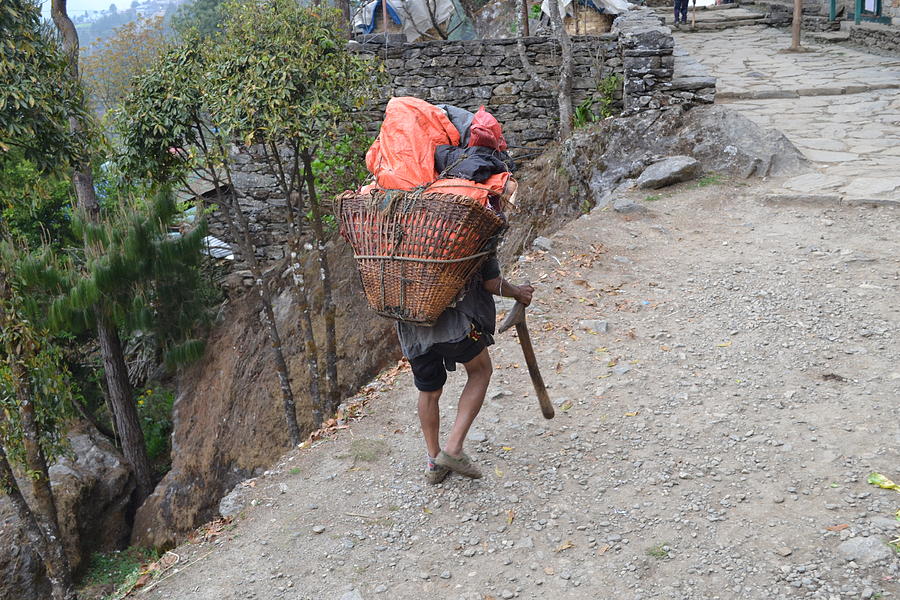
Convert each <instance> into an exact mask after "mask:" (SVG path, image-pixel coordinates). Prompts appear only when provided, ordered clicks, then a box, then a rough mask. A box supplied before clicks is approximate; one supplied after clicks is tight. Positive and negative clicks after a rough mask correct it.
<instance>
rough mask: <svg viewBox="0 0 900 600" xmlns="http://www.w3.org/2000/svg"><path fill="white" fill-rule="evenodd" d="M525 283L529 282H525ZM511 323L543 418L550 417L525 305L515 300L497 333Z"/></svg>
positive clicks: (552, 414) (545, 389)
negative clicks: (517, 335) (529, 333)
mask: <svg viewBox="0 0 900 600" xmlns="http://www.w3.org/2000/svg"><path fill="white" fill-rule="evenodd" d="M525 285H529V284H528V283H526V284H525ZM513 325H515V326H516V333H517V334H519V344H520V345H521V346H522V354H524V355H525V364H527V365H528V374H529V375H530V376H531V383H532V384H534V391H535V392H536V393H537V397H538V402H540V404H541V413H543V415H544V418H545V419H552V418H553V416H554V414H555V413H554V411H553V404H552V403H551V402H550V396H549V394H547V387H546V386H545V385H544V379H543V377H541V371H540V369H538V364H537V358H536V357H535V355H534V347H533V346H532V345H531V336H530V335H528V326H527V325H526V324H525V305H524V304H522V303H521V302H516V305H515V306H514V307H513V308H512V310H511V311H509V314H508V315H506V318H505V319H503V323H502V324H501V325H500V327H499V329H497V333H503V332H504V331H506V330H507V329H509V328H510V327H512V326H513Z"/></svg>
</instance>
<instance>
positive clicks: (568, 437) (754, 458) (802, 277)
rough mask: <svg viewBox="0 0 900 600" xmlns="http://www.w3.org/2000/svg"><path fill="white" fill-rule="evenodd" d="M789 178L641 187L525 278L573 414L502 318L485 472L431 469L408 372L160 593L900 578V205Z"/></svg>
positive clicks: (555, 592)
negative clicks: (438, 476)
mask: <svg viewBox="0 0 900 600" xmlns="http://www.w3.org/2000/svg"><path fill="white" fill-rule="evenodd" d="M768 191H769V190H768V189H764V188H756V187H752V186H748V185H746V183H744V182H733V181H724V182H719V183H718V184H716V185H703V184H697V183H689V184H682V185H681V186H679V187H678V188H677V189H672V188H669V189H667V190H663V191H662V193H660V194H656V195H654V196H650V197H646V198H645V197H644V194H643V193H642V194H639V195H636V196H635V197H634V200H635V201H637V202H641V203H645V205H646V207H647V209H648V210H647V211H645V212H641V213H639V214H636V215H619V214H616V213H614V212H613V211H606V210H595V211H594V212H592V213H591V214H588V215H585V216H583V217H582V218H580V219H578V220H577V221H575V222H573V223H571V224H570V225H568V226H567V227H565V228H564V229H563V230H562V231H560V232H559V233H558V234H556V235H555V236H553V237H552V245H551V246H550V248H551V249H550V250H549V251H540V250H534V251H533V252H531V253H530V254H528V255H526V256H525V257H524V258H522V259H521V260H520V262H519V263H518V264H517V265H516V266H515V269H513V270H511V271H510V272H509V273H507V276H508V277H510V278H512V279H514V280H522V279H525V278H528V279H530V280H531V281H532V282H533V283H534V285H535V287H536V290H537V291H536V293H535V301H534V304H533V305H532V307H530V309H529V311H528V318H529V326H530V331H531V336H532V339H533V341H534V345H535V348H536V349H537V351H538V360H539V362H540V364H541V366H542V370H543V374H544V379H545V381H546V382H547V383H548V387H549V388H550V393H551V396H552V398H553V400H554V402H555V403H556V406H557V417H556V418H555V419H554V420H552V421H545V420H544V419H543V418H542V417H541V415H540V412H539V409H538V405H537V401H536V399H535V397H534V392H533V390H532V389H531V387H530V382H529V379H528V376H527V373H526V369H525V363H524V361H523V359H522V355H521V351H520V349H519V347H518V346H517V342H516V340H515V337H514V335H513V334H512V333H507V334H504V335H502V336H499V337H498V343H497V345H496V346H495V347H494V348H493V349H492V357H493V362H494V367H495V371H494V377H493V381H492V384H491V388H490V390H489V392H488V397H487V401H486V403H485V406H484V409H483V411H482V414H481V415H480V416H479V418H478V420H477V421H476V425H475V428H476V430H477V432H478V435H476V436H473V437H475V439H476V440H480V441H472V440H470V441H468V442H467V451H468V452H469V454H470V455H471V456H472V458H473V459H474V460H475V461H477V462H478V464H479V465H480V466H481V467H482V469H483V470H484V472H485V477H484V479H482V480H478V481H471V480H464V479H462V478H460V477H457V476H453V475H451V476H450V477H449V478H448V479H447V480H446V481H445V482H444V483H443V484H442V485H440V486H436V487H429V486H427V485H425V483H424V480H423V473H422V468H423V466H424V464H423V456H424V447H423V444H422V442H421V438H420V434H419V430H418V422H417V419H416V414H415V394H414V390H413V387H412V382H411V376H410V374H409V372H408V371H403V372H400V373H398V374H396V375H395V376H393V377H384V378H382V379H381V380H379V381H376V382H373V384H372V385H371V386H369V388H367V391H366V395H367V397H368V398H369V403H368V405H367V407H366V408H365V412H366V414H367V416H366V417H365V418H363V419H362V420H359V421H356V422H354V423H353V424H352V427H351V429H350V430H349V431H348V430H342V431H339V432H338V433H337V434H336V435H334V436H330V437H326V438H325V439H323V440H321V441H319V442H317V443H315V444H314V445H313V447H312V448H311V449H306V450H297V451H294V452H291V453H289V454H287V455H286V456H285V457H284V458H283V459H282V461H281V462H280V463H279V464H278V465H276V466H275V467H273V468H272V470H271V471H270V472H269V473H268V474H267V475H265V476H263V477H261V478H259V479H257V480H255V481H254V487H252V488H249V491H250V492H251V495H252V497H253V498H254V500H253V502H251V503H250V504H249V505H248V506H247V507H246V508H245V509H244V511H243V512H242V513H241V514H240V516H239V517H237V518H236V520H235V521H234V523H232V524H231V525H228V526H227V527H225V528H224V529H222V530H221V533H220V535H218V536H215V537H212V538H210V536H206V537H203V536H201V537H200V538H199V539H200V541H199V542H198V543H194V544H185V545H183V546H181V547H179V548H176V549H175V552H176V553H177V554H178V555H179V557H180V561H179V565H178V567H179V568H180V569H181V570H180V571H178V572H174V571H171V570H170V571H169V572H168V575H169V577H168V579H165V580H164V581H162V582H161V583H160V584H159V585H157V586H156V587H154V588H153V589H152V590H151V591H149V592H148V593H147V594H146V595H145V597H148V598H153V599H170V600H230V599H254V600H264V599H265V600H269V599H273V600H274V599H290V600H300V599H315V600H332V599H334V600H341V599H343V600H359V599H364V600H371V599H378V598H391V599H401V600H421V599H424V598H437V599H445V598H446V599H453V600H457V599H458V600H476V599H477V600H486V599H494V600H496V599H498V598H552V599H554V600H555V599H572V600H576V599H577V600H582V599H587V598H591V599H594V598H598V599H616V600H619V599H628V600H637V599H650V598H659V599H685V600H688V599H697V600H699V599H712V598H722V599H726V598H735V599H737V598H739V599H760V600H763V599H765V600H772V599H781V598H784V599H794V598H820V599H825V600H832V599H846V598H852V599H858V598H862V599H868V598H884V599H887V598H900V583H898V581H900V553H898V551H897V550H896V549H895V548H893V547H891V546H889V545H888V542H890V541H891V540H894V539H896V538H897V537H898V536H900V521H897V520H895V519H894V515H895V513H896V512H897V510H898V509H900V494H898V493H897V492H895V491H892V490H884V489H880V488H876V487H874V486H872V485H869V484H867V483H866V477H867V476H868V474H869V473H870V472H872V471H878V472H881V473H884V474H885V475H887V476H889V477H892V478H893V479H895V480H900V402H898V398H900V344H898V327H900V312H898V310H900V303H898V298H900V219H898V216H900V213H898V211H897V210H896V209H893V208H890V207H881V208H865V207H824V208H823V207H809V206H795V207H783V206H771V205H766V204H764V203H761V202H760V201H759V198H760V197H761V195H763V194H765V193H767V192H768ZM599 322H603V325H602V326H597V327H594V325H595V324H596V323H599ZM464 379H465V377H464V375H463V374H462V373H460V372H457V373H456V374H451V378H450V380H449V382H448V385H447V387H446V390H445V397H444V400H443V418H444V431H446V430H447V428H448V426H449V423H450V419H451V418H452V416H453V408H454V406H455V401H456V398H457V397H458V394H459V392H460V390H461V387H462V384H463V383H464ZM195 560H196V562H193V563H192V561H195Z"/></svg>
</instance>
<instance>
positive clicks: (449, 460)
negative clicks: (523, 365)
mask: <svg viewBox="0 0 900 600" xmlns="http://www.w3.org/2000/svg"><path fill="white" fill-rule="evenodd" d="M533 293H534V288H533V287H531V286H530V285H521V286H516V285H512V284H511V283H509V282H508V281H506V280H505V279H504V278H503V277H501V276H500V265H499V263H498V262H497V258H496V257H495V256H493V255H492V256H491V257H490V258H489V259H488V260H487V261H485V263H484V265H483V266H482V268H481V272H480V273H478V274H476V276H475V277H474V278H473V280H472V281H471V282H470V283H469V286H468V289H467V290H466V292H465V295H464V296H463V298H462V300H460V301H458V302H457V303H456V306H453V307H450V308H447V309H446V310H445V311H444V312H443V313H442V314H441V316H440V317H439V318H438V320H437V323H435V324H434V326H433V327H421V326H418V325H413V324H411V323H404V322H398V323H397V333H398V336H399V337H400V346H401V347H402V348H403V354H404V355H405V356H406V357H407V358H408V359H409V364H410V365H411V366H412V372H413V380H414V382H415V386H416V389H418V390H419V402H418V411H419V423H420V425H421V427H422V435H423V436H424V437H425V447H426V449H427V451H428V456H427V460H426V467H425V479H426V480H427V481H428V483H431V484H436V483H440V482H441V481H443V480H444V478H445V477H446V476H447V474H448V473H449V472H450V471H454V472H456V473H459V474H460V475H463V476H465V477H472V478H474V479H478V478H480V477H481V471H480V470H479V469H478V467H476V466H475V465H474V464H473V463H472V461H471V459H470V458H469V456H468V455H467V454H466V453H465V452H463V442H464V440H465V439H466V434H468V432H469V428H470V427H471V426H472V422H473V421H474V420H475V417H476V416H477V415H478V412H479V411H480V410H481V405H482V404H483V403H484V395H485V393H486V392H487V388H488V384H489V383H490V381H491V373H492V371H493V367H492V366H491V357H490V355H489V354H488V346H490V345H492V344H493V343H494V338H493V337H492V336H493V333H494V328H495V322H496V319H497V311H496V307H495V306H494V298H493V296H492V295H496V296H504V297H507V298H515V300H516V301H517V302H521V303H522V304H524V305H526V306H527V305H528V304H530V303H531V296H532V294H533ZM456 363H461V364H462V365H463V367H464V368H465V369H466V376H467V379H466V385H465V387H464V388H463V391H462V394H460V397H459V405H458V407H457V409H456V419H455V420H454V422H453V427H452V428H451V430H450V435H448V436H447V441H446V442H445V443H444V446H443V449H442V448H441V444H440V439H439V438H440V424H441V413H440V407H439V401H440V398H441V393H442V392H443V389H444V383H445V382H446V381H447V371H448V370H450V371H452V370H455V368H456Z"/></svg>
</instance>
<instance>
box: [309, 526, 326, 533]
mask: <svg viewBox="0 0 900 600" xmlns="http://www.w3.org/2000/svg"><path fill="white" fill-rule="evenodd" d="M324 531H325V526H324V525H316V526H314V527H313V528H312V532H313V533H323V532H324Z"/></svg>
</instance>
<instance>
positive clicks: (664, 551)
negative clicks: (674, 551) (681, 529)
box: [647, 542, 669, 560]
mask: <svg viewBox="0 0 900 600" xmlns="http://www.w3.org/2000/svg"><path fill="white" fill-rule="evenodd" d="M647 556H650V557H653V558H655V559H657V560H662V559H664V558H669V550H668V544H667V543H666V542H662V543H660V544H656V545H655V546H651V547H650V548H647Z"/></svg>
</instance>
